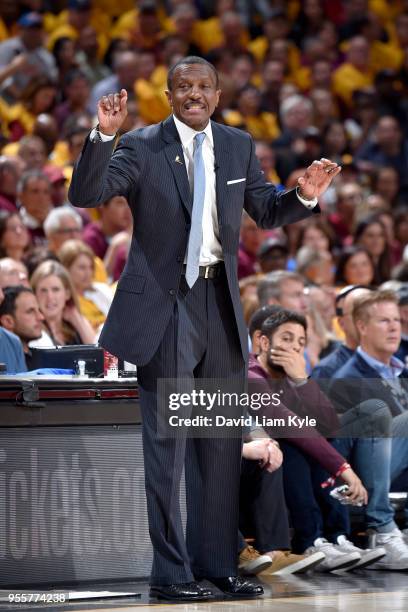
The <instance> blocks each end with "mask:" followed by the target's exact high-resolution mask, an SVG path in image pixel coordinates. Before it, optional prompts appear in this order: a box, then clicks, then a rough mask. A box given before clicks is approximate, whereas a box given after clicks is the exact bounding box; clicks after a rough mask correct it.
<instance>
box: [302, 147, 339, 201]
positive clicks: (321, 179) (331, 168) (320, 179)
mask: <svg viewBox="0 0 408 612" xmlns="http://www.w3.org/2000/svg"><path fill="white" fill-rule="evenodd" d="M340 172H341V167H340V166H338V165H337V164H336V163H335V162H332V161H330V159H325V158H324V157H322V158H321V160H320V161H314V162H313V163H312V164H311V165H310V166H309V167H308V168H307V170H306V172H305V173H304V175H303V176H301V177H300V178H299V179H298V187H299V195H300V196H301V197H304V198H305V199H307V200H312V199H313V198H318V197H319V196H321V195H322V193H324V192H325V191H326V189H327V188H328V186H329V185H330V183H331V182H332V180H333V179H334V177H335V176H337V175H338V174H339V173H340Z"/></svg>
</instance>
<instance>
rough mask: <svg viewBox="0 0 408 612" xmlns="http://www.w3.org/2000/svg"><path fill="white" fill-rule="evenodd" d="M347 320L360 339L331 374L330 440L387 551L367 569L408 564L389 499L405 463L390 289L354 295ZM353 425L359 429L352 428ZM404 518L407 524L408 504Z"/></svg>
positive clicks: (406, 404)
mask: <svg viewBox="0 0 408 612" xmlns="http://www.w3.org/2000/svg"><path fill="white" fill-rule="evenodd" d="M353 320H354V324H355V326H356V328H357V330H358V334H359V338H360V344H359V346H358V347H357V349H356V351H355V353H354V355H353V356H352V357H351V358H350V359H349V360H348V361H347V362H346V363H345V364H344V365H343V366H342V367H341V368H340V369H339V370H338V371H337V372H335V373H334V374H333V378H334V380H333V382H332V384H331V386H330V397H331V399H332V400H333V402H334V403H335V405H336V407H337V409H338V411H339V412H341V413H343V414H342V416H341V419H342V429H341V433H342V434H343V437H342V438H336V439H335V440H334V441H333V444H334V446H335V448H336V449H337V450H338V451H339V452H341V453H342V454H343V455H344V456H345V457H351V456H353V461H354V462H355V466H356V469H357V471H358V473H359V475H360V477H361V478H362V480H363V482H364V484H365V486H366V487H367V489H368V493H369V502H368V505H367V508H366V512H365V515H366V521H367V525H368V527H369V528H370V530H372V535H373V538H372V539H373V541H375V542H376V543H377V544H379V545H380V546H382V547H384V548H385V550H386V552H387V554H386V556H385V557H384V558H383V559H382V560H381V561H379V562H378V563H376V564H375V566H373V569H376V568H378V569H388V570H402V569H408V538H407V535H408V532H407V530H405V535H404V534H403V533H401V531H400V530H399V529H398V527H397V525H396V523H395V520H394V510H393V508H392V506H391V504H390V501H389V491H390V484H391V482H392V481H393V480H394V479H396V478H397V477H398V476H400V475H401V474H402V473H403V472H404V471H405V470H406V469H407V468H408V438H407V434H408V394H407V386H406V380H405V379H406V378H408V370H406V369H405V368H404V364H403V363H402V362H401V361H399V359H397V358H395V357H394V353H395V352H396V350H397V349H398V347H399V344H400V340H401V319H400V313H399V310H398V299H397V296H396V294H395V293H394V292H392V291H374V292H371V293H370V294H369V295H364V296H362V297H360V298H359V299H358V300H356V302H355V304H354V308H353ZM367 400H368V401H367ZM362 402H363V403H365V407H366V409H364V408H363V405H362V404H361V403H362ZM359 424H360V433H359V430H358V429H357V431H356V426H358V425H359ZM367 426H370V427H371V429H372V432H371V435H370V432H369V431H368V429H367ZM363 428H364V431H363ZM387 431H389V432H390V436H387ZM367 432H368V433H367ZM376 432H378V433H377V435H378V436H381V437H376V435H375V434H376ZM363 434H365V435H363ZM405 520H406V522H407V524H408V505H406V507H405Z"/></svg>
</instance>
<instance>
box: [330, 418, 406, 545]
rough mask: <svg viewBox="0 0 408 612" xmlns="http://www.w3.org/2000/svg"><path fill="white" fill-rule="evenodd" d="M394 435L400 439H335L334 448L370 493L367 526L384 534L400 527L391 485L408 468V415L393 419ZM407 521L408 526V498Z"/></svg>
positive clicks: (392, 431)
mask: <svg viewBox="0 0 408 612" xmlns="http://www.w3.org/2000/svg"><path fill="white" fill-rule="evenodd" d="M349 412H351V411H349ZM391 435H392V436H397V435H398V436H400V437H386V438H369V437H368V438H352V437H350V438H336V439H335V440H332V444H333V446H334V447H335V448H336V449H337V450H338V451H339V453H341V454H342V455H343V456H344V457H346V458H347V459H348V460H349V461H350V463H351V465H352V467H353V469H354V470H355V471H356V472H357V474H358V475H359V477H360V478H361V480H362V481H363V484H364V486H365V487H366V489H367V491H368V504H367V507H366V511H365V514H366V521H367V527H369V528H372V529H375V530H376V531H379V532H381V533H387V532H390V531H392V530H393V529H395V528H396V526H397V525H396V523H395V521H394V510H393V508H392V506H391V504H390V502H389V491H390V486H391V482H392V481H393V480H395V479H396V478H398V476H400V475H401V474H402V473H403V472H404V471H405V470H406V469H407V468H408V412H406V413H403V414H401V415H399V416H397V417H394V418H393V419H392V421H391ZM402 436H403V437H402ZM405 519H406V521H407V524H408V499H407V504H406V506H405Z"/></svg>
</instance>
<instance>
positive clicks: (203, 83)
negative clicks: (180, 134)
mask: <svg viewBox="0 0 408 612" xmlns="http://www.w3.org/2000/svg"><path fill="white" fill-rule="evenodd" d="M220 94H221V90H220V89H217V83H216V77H215V74H214V71H213V70H211V68H210V67H209V66H206V65H204V64H181V65H180V66H178V67H177V68H176V70H175V71H174V74H173V79H172V87H171V90H170V91H166V95H167V98H168V100H169V103H170V106H171V107H172V110H173V113H174V115H175V116H176V117H177V119H179V120H180V121H182V122H183V123H185V124H186V125H188V126H189V127H191V128H192V129H193V130H196V131H197V132H201V131H202V130H204V129H205V127H206V126H207V124H208V121H209V119H210V117H211V115H212V114H213V112H214V110H215V108H216V106H217V105H218V101H219V98H220Z"/></svg>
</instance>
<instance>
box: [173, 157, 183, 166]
mask: <svg viewBox="0 0 408 612" xmlns="http://www.w3.org/2000/svg"><path fill="white" fill-rule="evenodd" d="M174 161H175V162H176V164H181V165H183V162H182V161H181V159H180V157H179V155H177V156H176V159H175V160H174Z"/></svg>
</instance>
